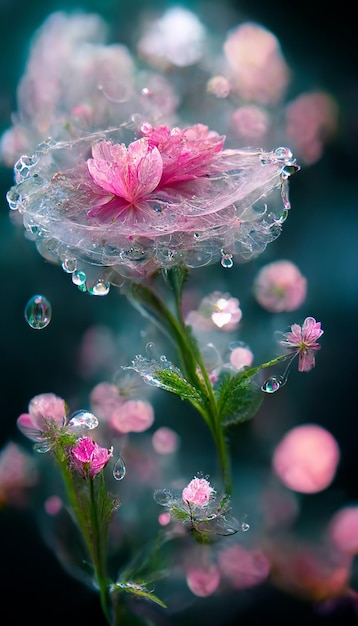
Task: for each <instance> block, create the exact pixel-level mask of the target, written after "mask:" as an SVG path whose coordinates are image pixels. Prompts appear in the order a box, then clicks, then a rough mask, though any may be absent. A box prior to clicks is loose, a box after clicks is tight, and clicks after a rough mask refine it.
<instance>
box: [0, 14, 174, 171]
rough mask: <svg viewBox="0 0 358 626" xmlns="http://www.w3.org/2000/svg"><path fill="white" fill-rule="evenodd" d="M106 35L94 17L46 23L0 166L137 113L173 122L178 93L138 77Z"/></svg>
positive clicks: (0, 151) (155, 78)
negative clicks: (52, 142)
mask: <svg viewBox="0 0 358 626" xmlns="http://www.w3.org/2000/svg"><path fill="white" fill-rule="evenodd" d="M107 35H108V26H107V24H106V23H105V22H104V21H103V20H102V18H101V17H100V16H99V15H96V14H94V13H93V14H86V13H83V12H81V11H78V12H74V13H71V14H66V13H65V12H64V11H56V12H54V13H52V14H51V15H50V16H49V17H48V18H47V19H46V20H45V21H44V23H43V24H42V26H41V27H40V28H39V29H38V31H37V32H36V34H35V36H34V38H33V40H32V42H31V48H30V54H29V58H28V61H27V64H26V68H25V73H24V75H23V76H22V78H21V80H20V82H19V85H18V89H17V105H18V110H17V112H16V113H15V114H14V116H13V126H12V127H11V128H9V129H8V130H6V131H5V132H4V134H3V135H2V137H1V138H0V160H2V161H4V162H5V163H6V164H7V165H9V166H12V165H13V164H14V163H15V161H16V160H17V159H18V157H19V155H20V154H24V153H26V154H32V152H33V150H34V149H35V147H36V146H37V144H39V143H40V142H41V141H42V140H43V139H44V138H47V137H52V138H53V139H65V138H67V139H69V138H74V137H78V136H79V135H81V134H82V133H83V132H90V131H93V130H95V129H99V128H103V127H107V128H109V127H111V126H115V125H117V124H118V119H119V118H120V119H121V120H123V119H130V116H131V115H132V114H133V113H138V114H142V115H143V114H145V115H146V116H147V117H148V118H149V119H151V120H152V121H158V120H159V119H162V120H166V121H168V119H170V118H171V116H172V114H173V111H174V110H175V108H176V106H177V96H176V94H175V92H174V89H173V88H172V87H171V86H170V85H169V83H167V81H166V80H165V78H164V77H162V76H159V75H157V74H154V73H153V72H137V71H136V65H135V61H134V58H133V57H132V55H131V53H130V52H129V50H128V49H127V47H126V46H124V45H122V44H119V43H117V44H116V43H112V44H106V43H105V40H106V39H107ZM149 94H150V95H149Z"/></svg>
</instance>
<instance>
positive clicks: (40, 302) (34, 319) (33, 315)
mask: <svg viewBox="0 0 358 626" xmlns="http://www.w3.org/2000/svg"><path fill="white" fill-rule="evenodd" d="M24 315H25V319H26V321H27V323H28V325H29V326H31V328H34V329H35V330H41V329H42V328H46V326H48V324H49V323H50V321H51V316H52V307H51V304H50V303H49V301H48V300H47V298H45V296H41V295H36V296H33V297H32V298H30V300H29V301H28V303H27V304H26V307H25V311H24Z"/></svg>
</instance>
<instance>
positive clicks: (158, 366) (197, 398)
mask: <svg viewBox="0 0 358 626" xmlns="http://www.w3.org/2000/svg"><path fill="white" fill-rule="evenodd" d="M123 369H133V370H135V371H136V372H137V373H138V374H139V375H140V376H141V377H142V378H143V380H144V382H145V383H147V385H152V386H154V387H159V388H160V389H165V391H170V392H171V393H175V394H176V395H177V396H179V397H180V398H181V399H182V400H190V402H192V403H193V404H195V405H197V404H201V403H202V398H201V395H200V393H199V392H198V390H197V389H196V388H195V387H193V385H191V384H190V383H189V382H188V381H187V380H186V379H185V378H184V376H183V374H182V372H181V371H180V369H179V368H178V367H176V366H175V365H173V363H171V362H170V361H168V359H167V358H166V357H165V356H164V355H163V356H161V357H160V359H159V360H157V359H149V358H147V357H143V356H141V355H137V356H136V358H135V359H134V360H133V361H132V365H131V366H128V367H124V368H123Z"/></svg>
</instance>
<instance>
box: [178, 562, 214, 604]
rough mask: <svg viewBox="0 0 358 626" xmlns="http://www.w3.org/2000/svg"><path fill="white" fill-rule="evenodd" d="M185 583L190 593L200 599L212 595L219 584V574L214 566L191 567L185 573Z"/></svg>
mask: <svg viewBox="0 0 358 626" xmlns="http://www.w3.org/2000/svg"><path fill="white" fill-rule="evenodd" d="M186 582H187V585H188V587H189V589H190V591H191V592H192V593H193V594H194V595H196V596H199V597H200V598H207V597H208V596H211V594H213V593H214V592H215V591H216V590H217V588H218V586H219V584H220V572H219V569H218V568H217V566H216V565H214V564H211V565H208V566H206V567H205V568H204V567H198V566H196V567H191V568H190V569H189V570H188V571H187V573H186Z"/></svg>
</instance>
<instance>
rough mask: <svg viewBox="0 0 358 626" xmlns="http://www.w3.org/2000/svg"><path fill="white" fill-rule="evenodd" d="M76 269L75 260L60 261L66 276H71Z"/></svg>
mask: <svg viewBox="0 0 358 626" xmlns="http://www.w3.org/2000/svg"><path fill="white" fill-rule="evenodd" d="M76 268H77V260H76V259H72V258H66V259H64V260H63V261H62V269H63V271H64V272H66V273H67V274H73V272H75V271H76Z"/></svg>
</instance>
